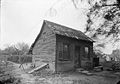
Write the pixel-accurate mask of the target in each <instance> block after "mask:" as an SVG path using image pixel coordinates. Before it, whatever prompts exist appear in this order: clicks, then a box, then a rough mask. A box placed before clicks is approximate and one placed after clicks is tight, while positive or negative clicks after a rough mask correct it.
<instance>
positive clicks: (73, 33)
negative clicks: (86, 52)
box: [45, 20, 93, 42]
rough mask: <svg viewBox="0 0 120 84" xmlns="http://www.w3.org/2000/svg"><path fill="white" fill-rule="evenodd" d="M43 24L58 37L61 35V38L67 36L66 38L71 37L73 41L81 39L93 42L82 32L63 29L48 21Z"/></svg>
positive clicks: (67, 28)
mask: <svg viewBox="0 0 120 84" xmlns="http://www.w3.org/2000/svg"><path fill="white" fill-rule="evenodd" d="M45 23H46V24H47V25H48V26H49V27H50V28H51V30H52V31H53V32H54V33H56V34H58V35H63V36H67V37H72V38H75V39H81V40H86V41H91V42H93V40H92V39H91V38H89V37H88V36H86V35H85V34H84V33H83V32H81V31H78V30H75V29H72V28H69V27H65V26H62V25H59V24H56V23H53V22H50V21H46V20H45Z"/></svg>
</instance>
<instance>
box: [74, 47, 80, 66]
mask: <svg viewBox="0 0 120 84" xmlns="http://www.w3.org/2000/svg"><path fill="white" fill-rule="evenodd" d="M80 66H81V59H80V46H75V68H79V67H80Z"/></svg>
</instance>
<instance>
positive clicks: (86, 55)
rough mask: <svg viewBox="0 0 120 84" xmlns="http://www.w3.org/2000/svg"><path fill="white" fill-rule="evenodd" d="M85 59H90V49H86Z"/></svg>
mask: <svg viewBox="0 0 120 84" xmlns="http://www.w3.org/2000/svg"><path fill="white" fill-rule="evenodd" d="M84 49H85V58H89V47H85V48H84Z"/></svg>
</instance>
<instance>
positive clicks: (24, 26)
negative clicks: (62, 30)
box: [0, 0, 86, 48]
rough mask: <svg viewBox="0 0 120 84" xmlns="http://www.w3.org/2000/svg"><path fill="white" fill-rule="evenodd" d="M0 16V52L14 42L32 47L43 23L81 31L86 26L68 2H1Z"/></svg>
mask: <svg viewBox="0 0 120 84" xmlns="http://www.w3.org/2000/svg"><path fill="white" fill-rule="evenodd" d="M51 7H52V8H53V9H52V10H51V11H49V9H50V8H51ZM1 12H2V13H1V14H2V15H1V16H2V26H1V39H0V41H1V46H0V47H1V48H3V47H4V46H5V45H6V44H14V43H17V42H26V43H29V44H31V43H33V42H34V40H35V38H36V36H37V35H38V33H39V32H40V29H41V25H42V22H43V20H44V19H46V20H50V21H53V22H56V23H59V24H62V25H65V26H68V27H72V28H75V29H78V30H81V31H83V29H84V28H83V27H84V26H85V22H86V18H85V17H86V16H84V14H82V13H83V12H82V11H78V10H76V9H75V7H74V6H73V4H72V3H71V0H60V1H59V0H2V11H1ZM84 12H85V11H84ZM80 15H81V16H80Z"/></svg>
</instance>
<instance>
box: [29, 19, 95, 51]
mask: <svg viewBox="0 0 120 84" xmlns="http://www.w3.org/2000/svg"><path fill="white" fill-rule="evenodd" d="M44 24H45V25H47V26H48V27H49V28H50V29H51V30H52V31H53V32H54V33H55V34H58V35H62V36H67V37H71V38H75V39H79V40H84V41H89V42H94V41H93V40H92V39H91V38H89V37H88V36H86V35H85V34H84V33H82V32H81V31H78V30H75V29H72V28H69V27H66V26H62V25H59V24H56V23H54V22H50V21H47V20H44V22H43V25H44ZM40 33H41V32H40ZM40 33H39V34H38V36H37V38H36V39H35V41H34V43H33V44H32V45H31V48H30V50H29V53H30V51H31V50H32V49H33V47H34V45H35V43H36V42H37V40H38V38H39V36H40Z"/></svg>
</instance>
